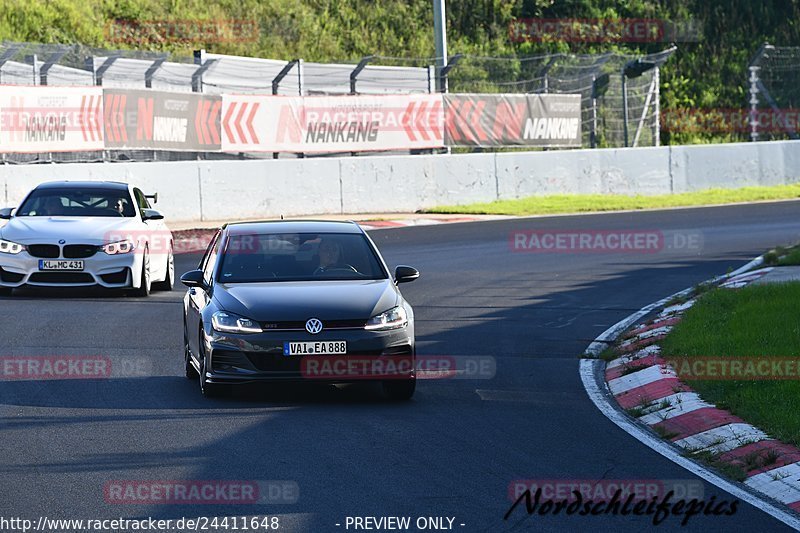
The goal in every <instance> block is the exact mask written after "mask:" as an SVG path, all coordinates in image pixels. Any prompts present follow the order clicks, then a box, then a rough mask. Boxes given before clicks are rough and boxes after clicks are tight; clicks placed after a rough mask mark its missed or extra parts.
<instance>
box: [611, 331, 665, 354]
mask: <svg viewBox="0 0 800 533" xmlns="http://www.w3.org/2000/svg"><path fill="white" fill-rule="evenodd" d="M670 331H672V326H662V327H660V328H655V329H651V330H650V331H645V332H644V333H641V334H639V335H636V336H635V337H631V338H630V339H626V340H625V342H621V343H620V344H619V348H620V350H624V349H625V348H627V347H628V346H630V345H631V344H636V343H637V342H642V341H644V340H647V339H649V338H652V337H656V336H658V335H666V334H667V333H669V332H670Z"/></svg>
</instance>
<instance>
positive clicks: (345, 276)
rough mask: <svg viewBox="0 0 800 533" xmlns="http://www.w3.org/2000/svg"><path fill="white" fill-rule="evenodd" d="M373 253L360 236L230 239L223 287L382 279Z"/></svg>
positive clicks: (383, 274)
mask: <svg viewBox="0 0 800 533" xmlns="http://www.w3.org/2000/svg"><path fill="white" fill-rule="evenodd" d="M387 277H388V275H387V273H386V271H385V269H384V268H383V266H382V265H381V262H380V261H379V260H378V257H377V253H376V251H375V250H374V249H373V247H372V245H371V244H370V243H369V241H368V240H367V238H366V237H365V236H364V235H362V234H355V233H319V234H312V233H282V234H249V235H231V236H230V237H229V238H228V241H227V244H226V246H225V250H224V251H223V256H222V264H221V266H220V270H219V277H218V280H219V281H220V282H221V283H247V282H262V281H322V280H360V279H363V280H369V279H372V280H374V279H386V278H387Z"/></svg>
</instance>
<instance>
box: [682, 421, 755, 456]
mask: <svg viewBox="0 0 800 533" xmlns="http://www.w3.org/2000/svg"><path fill="white" fill-rule="evenodd" d="M768 438H769V436H768V435H767V434H766V433H764V432H763V431H761V430H760V429H758V428H757V427H754V426H751V425H750V424H742V423H735V424H725V425H724V426H720V427H717V428H713V429H709V430H706V431H701V432H700V433H696V434H694V435H690V436H688V437H686V438H685V439H679V440H676V441H675V445H676V446H679V447H681V448H683V449H685V450H688V451H691V452H699V451H704V452H711V453H725V452H729V451H731V450H733V449H735V448H739V447H740V446H744V445H746V444H750V443H752V442H758V441H762V440H765V439H768Z"/></svg>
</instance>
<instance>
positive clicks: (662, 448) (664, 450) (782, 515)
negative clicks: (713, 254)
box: [580, 265, 800, 530]
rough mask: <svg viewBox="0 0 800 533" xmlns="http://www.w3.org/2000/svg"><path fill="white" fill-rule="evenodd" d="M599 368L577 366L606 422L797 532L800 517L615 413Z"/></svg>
mask: <svg viewBox="0 0 800 533" xmlns="http://www.w3.org/2000/svg"><path fill="white" fill-rule="evenodd" d="M745 266H746V265H745ZM623 322H624V321H623ZM602 365H603V361H600V360H597V359H582V360H581V364H580V375H581V381H583V387H584V388H585V389H586V393H587V394H588V395H589V399H591V400H592V402H593V403H594V404H595V406H596V407H597V408H598V409H599V410H600V412H601V413H603V414H604V415H605V416H606V418H608V419H609V420H611V421H612V422H613V423H614V424H616V425H617V426H618V427H619V428H621V429H622V430H624V431H625V432H626V433H628V434H629V435H631V436H632V437H633V438H635V439H636V440H638V441H639V442H641V443H642V444H644V445H645V446H647V447H649V448H650V449H652V450H654V451H656V452H658V453H659V454H661V455H662V456H664V457H666V458H667V459H669V460H670V461H672V462H673V463H675V464H677V465H679V466H681V467H683V468H685V469H686V470H688V471H689V472H691V473H692V474H694V475H696V476H698V477H700V478H702V479H705V480H706V481H708V482H709V483H713V484H714V485H716V486H717V487H719V488H720V489H722V490H724V491H726V492H727V493H728V494H730V495H731V496H733V497H734V498H739V499H740V500H742V501H744V502H746V503H748V504H750V505H752V506H753V507H755V508H756V509H760V510H762V511H764V512H765V513H767V514H768V515H770V516H772V517H773V518H775V519H776V520H780V521H781V522H783V523H784V524H786V525H787V526H789V527H791V528H794V529H796V530H800V517H797V516H795V515H794V514H792V513H790V512H788V511H786V510H784V509H782V508H780V507H778V506H777V505H775V504H774V503H773V502H772V501H771V500H769V499H767V498H766V497H764V496H761V495H760V494H756V493H754V492H751V491H750V490H747V489H745V488H744V485H741V484H739V483H733V482H731V481H728V480H727V479H724V478H722V477H720V476H718V475H717V474H715V473H714V472H711V471H710V470H708V469H707V468H705V467H703V466H700V465H699V464H697V463H695V462H694V461H692V460H690V459H688V458H686V457H684V456H683V455H682V454H681V452H680V450H678V449H677V448H675V447H674V446H672V445H670V444H669V443H666V442H664V441H663V440H661V438H660V437H658V436H657V435H655V434H654V433H651V432H650V431H649V430H647V429H645V428H644V427H643V426H639V425H637V424H635V423H634V422H632V421H631V419H630V418H628V416H627V415H625V414H624V413H623V412H622V411H620V410H618V409H616V408H615V407H614V406H613V405H612V404H611V402H610V401H609V399H610V397H609V396H608V395H607V394H606V393H605V392H604V390H603V389H601V388H600V385H599V384H598V382H597V380H596V379H595V373H597V374H601V373H602V372H601V371H602Z"/></svg>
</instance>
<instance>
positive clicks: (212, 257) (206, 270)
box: [201, 232, 220, 286]
mask: <svg viewBox="0 0 800 533" xmlns="http://www.w3.org/2000/svg"><path fill="white" fill-rule="evenodd" d="M219 236H220V232H217V234H216V235H214V238H213V239H212V241H211V244H210V245H209V247H208V250H207V251H206V256H205V257H204V258H203V263H202V267H201V268H202V269H203V279H204V280H205V282H206V285H208V286H211V280H212V279H213V278H214V267H215V266H216V264H217V253H218V252H219V243H220V238H219Z"/></svg>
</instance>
